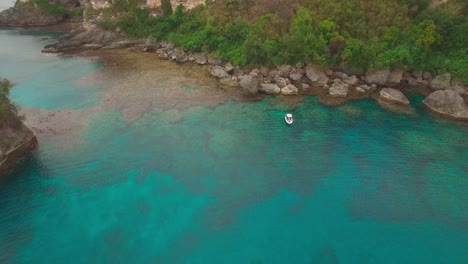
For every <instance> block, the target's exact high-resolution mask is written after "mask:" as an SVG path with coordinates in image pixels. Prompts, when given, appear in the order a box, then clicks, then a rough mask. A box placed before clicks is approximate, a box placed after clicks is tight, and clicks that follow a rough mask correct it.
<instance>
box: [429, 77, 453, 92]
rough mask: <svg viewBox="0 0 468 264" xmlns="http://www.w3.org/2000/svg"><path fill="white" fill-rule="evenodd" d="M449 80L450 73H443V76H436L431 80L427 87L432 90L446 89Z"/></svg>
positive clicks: (448, 85)
mask: <svg viewBox="0 0 468 264" xmlns="http://www.w3.org/2000/svg"><path fill="white" fill-rule="evenodd" d="M451 79H452V76H451V75H450V73H444V74H441V75H438V76H436V77H435V78H434V79H432V81H431V83H430V84H429V87H430V88H431V89H432V90H445V89H448V88H449V87H450V86H451V84H450V81H451Z"/></svg>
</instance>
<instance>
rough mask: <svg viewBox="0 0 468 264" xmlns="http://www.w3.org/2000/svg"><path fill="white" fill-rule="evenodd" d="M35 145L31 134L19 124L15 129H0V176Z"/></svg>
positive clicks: (35, 140) (34, 139)
mask: <svg viewBox="0 0 468 264" xmlns="http://www.w3.org/2000/svg"><path fill="white" fill-rule="evenodd" d="M36 145H37V139H36V137H35V136H34V134H33V132H32V131H31V130H30V129H29V128H27V127H26V126H25V125H23V124H21V125H20V126H19V127H17V128H10V127H1V128H0V175H1V174H2V172H4V171H6V170H8V169H10V168H12V167H13V165H15V163H16V159H18V158H21V157H23V156H24V155H26V154H27V153H28V152H29V151H31V150H32V149H33V148H35V147H36Z"/></svg>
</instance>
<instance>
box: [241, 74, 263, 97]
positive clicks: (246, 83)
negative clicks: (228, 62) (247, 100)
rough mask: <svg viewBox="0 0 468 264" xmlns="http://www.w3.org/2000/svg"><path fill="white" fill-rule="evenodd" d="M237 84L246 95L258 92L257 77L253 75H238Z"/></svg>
mask: <svg viewBox="0 0 468 264" xmlns="http://www.w3.org/2000/svg"><path fill="white" fill-rule="evenodd" d="M239 85H240V86H241V87H242V89H243V91H244V93H245V94H247V95H255V94H257V93H258V86H259V79H258V76H255V75H250V74H249V75H244V76H241V77H240V80H239Z"/></svg>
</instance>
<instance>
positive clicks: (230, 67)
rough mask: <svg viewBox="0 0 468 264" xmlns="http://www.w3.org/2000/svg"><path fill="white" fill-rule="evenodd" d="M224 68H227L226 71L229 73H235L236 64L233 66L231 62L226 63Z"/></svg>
mask: <svg viewBox="0 0 468 264" xmlns="http://www.w3.org/2000/svg"><path fill="white" fill-rule="evenodd" d="M224 68H225V69H226V71H227V72H228V73H233V72H234V69H235V68H234V66H232V64H231V63H226V65H224Z"/></svg>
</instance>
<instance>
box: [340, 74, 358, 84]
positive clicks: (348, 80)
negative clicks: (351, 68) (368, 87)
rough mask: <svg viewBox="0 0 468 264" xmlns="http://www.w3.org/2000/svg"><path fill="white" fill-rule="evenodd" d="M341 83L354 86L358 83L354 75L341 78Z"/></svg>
mask: <svg viewBox="0 0 468 264" xmlns="http://www.w3.org/2000/svg"><path fill="white" fill-rule="evenodd" d="M343 82H344V83H346V84H348V85H355V84H356V83H357V82H358V78H357V77H356V76H355V75H352V76H347V77H345V78H343Z"/></svg>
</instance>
